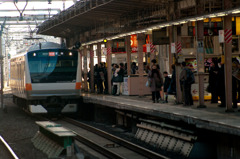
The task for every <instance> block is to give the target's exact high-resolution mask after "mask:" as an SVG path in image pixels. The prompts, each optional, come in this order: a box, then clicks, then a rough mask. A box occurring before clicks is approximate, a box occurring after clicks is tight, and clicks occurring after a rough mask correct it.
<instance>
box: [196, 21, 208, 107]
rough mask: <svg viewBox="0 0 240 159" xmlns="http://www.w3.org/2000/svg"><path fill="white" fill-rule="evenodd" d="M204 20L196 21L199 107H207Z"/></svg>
mask: <svg viewBox="0 0 240 159" xmlns="http://www.w3.org/2000/svg"><path fill="white" fill-rule="evenodd" d="M203 24H204V22H203V21H197V22H196V35H197V51H196V52H197V72H198V88H199V89H198V90H199V94H198V96H199V100H198V102H199V105H198V107H197V108H206V106H205V104H204V76H205V74H204V73H205V72H204V71H205V69H204V67H205V66H204V59H205V54H204V41H203V38H204V37H203V36H204V33H203V31H204V29H203Z"/></svg>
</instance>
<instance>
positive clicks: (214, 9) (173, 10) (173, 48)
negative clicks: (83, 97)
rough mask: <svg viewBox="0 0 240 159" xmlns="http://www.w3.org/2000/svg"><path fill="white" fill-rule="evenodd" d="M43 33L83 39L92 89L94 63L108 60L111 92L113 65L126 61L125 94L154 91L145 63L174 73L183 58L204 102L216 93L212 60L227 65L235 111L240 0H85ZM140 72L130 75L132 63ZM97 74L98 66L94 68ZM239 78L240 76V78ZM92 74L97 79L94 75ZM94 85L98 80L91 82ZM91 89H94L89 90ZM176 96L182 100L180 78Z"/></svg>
mask: <svg viewBox="0 0 240 159" xmlns="http://www.w3.org/2000/svg"><path fill="white" fill-rule="evenodd" d="M38 33H39V34H43V35H51V36H56V37H61V38H62V41H63V42H64V43H66V46H67V47H69V48H70V47H74V46H75V44H79V43H80V44H81V47H80V48H79V54H80V55H81V59H80V62H81V65H82V70H83V77H82V78H83V83H82V85H83V89H84V91H89V90H88V89H89V87H88V84H87V73H88V71H89V70H93V69H94V64H97V63H100V62H106V64H107V66H108V67H107V69H108V85H109V86H110V87H109V92H111V89H112V88H111V67H110V66H111V64H112V63H121V62H123V63H126V65H127V77H125V78H124V89H123V90H124V92H123V93H124V94H125V95H139V96H143V95H145V94H149V90H148V89H147V88H146V86H145V83H146V81H147V76H146V74H145V71H144V66H145V65H150V63H151V62H150V61H151V60H152V59H156V60H157V63H158V64H159V65H160V70H161V72H163V71H168V72H170V73H171V71H172V70H171V65H172V64H175V66H176V80H177V81H179V74H180V71H181V68H180V63H181V62H182V61H185V62H186V63H187V65H188V67H190V68H191V69H192V71H194V73H195V79H196V82H195V84H193V86H192V94H193V97H194V99H195V100H198V101H199V107H204V106H205V104H204V101H205V100H206V99H209V98H211V97H210V95H209V94H208V93H207V92H206V91H205V89H206V87H207V85H208V71H209V68H210V64H211V62H212V61H213V59H219V58H221V61H222V63H224V65H225V86H224V87H225V90H226V111H231V110H232V78H233V77H232V75H234V76H235V77H237V75H238V71H236V72H234V73H233V72H232V58H236V59H238V60H240V58H239V54H240V50H239V45H240V41H239V35H240V1H239V0H174V1H172V0H148V1H146V0H138V1H136V0H123V1H120V0H84V1H77V2H76V3H75V4H74V5H73V6H72V7H70V8H69V9H67V10H65V11H63V12H61V13H59V14H58V15H55V16H53V17H52V18H50V19H49V20H47V21H45V22H44V23H43V24H41V25H40V26H39V29H38ZM133 62H135V63H136V64H137V66H138V73H137V74H134V75H133V74H131V70H130V68H131V63H133ZM91 77H93V71H92V73H91ZM237 78H238V77H237ZM91 79H93V78H91ZM90 84H91V85H92V87H91V88H93V81H91V82H90ZM90 91H91V90H90ZM177 94H178V96H177V101H178V102H181V98H182V97H181V90H180V84H179V82H177Z"/></svg>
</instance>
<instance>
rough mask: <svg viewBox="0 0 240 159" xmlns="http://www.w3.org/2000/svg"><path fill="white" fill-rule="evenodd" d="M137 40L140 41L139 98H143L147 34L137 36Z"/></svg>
mask: <svg viewBox="0 0 240 159" xmlns="http://www.w3.org/2000/svg"><path fill="white" fill-rule="evenodd" d="M137 40H138V72H139V87H138V89H139V94H138V95H139V97H142V96H143V95H144V92H143V87H144V83H143V45H144V43H145V34H142V33H140V34H137Z"/></svg>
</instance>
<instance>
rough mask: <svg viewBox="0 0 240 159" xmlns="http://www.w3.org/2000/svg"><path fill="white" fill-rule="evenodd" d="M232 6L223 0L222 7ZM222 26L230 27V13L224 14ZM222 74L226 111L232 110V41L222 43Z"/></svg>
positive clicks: (230, 2)
mask: <svg viewBox="0 0 240 159" xmlns="http://www.w3.org/2000/svg"><path fill="white" fill-rule="evenodd" d="M229 8H232V0H224V9H229ZM223 28H224V30H225V29H232V15H231V14H230V15H228V16H225V17H224V19H223ZM224 56H225V58H224V59H225V63H224V74H225V97H226V112H234V110H233V108H232V41H231V42H230V43H227V42H226V41H225V43H224Z"/></svg>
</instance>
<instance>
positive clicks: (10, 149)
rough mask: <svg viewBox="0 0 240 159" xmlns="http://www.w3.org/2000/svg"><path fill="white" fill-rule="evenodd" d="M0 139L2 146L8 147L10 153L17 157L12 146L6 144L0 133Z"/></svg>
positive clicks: (15, 158)
mask: <svg viewBox="0 0 240 159" xmlns="http://www.w3.org/2000/svg"><path fill="white" fill-rule="evenodd" d="M0 140H1V142H2V143H3V144H4V146H5V147H6V148H7V149H8V151H9V152H10V153H11V155H12V156H13V158H14V159H19V158H18V157H17V155H16V154H15V153H14V151H13V150H12V148H11V147H10V146H9V145H8V143H7V142H6V141H5V140H4V139H3V137H2V136H1V135H0Z"/></svg>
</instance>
